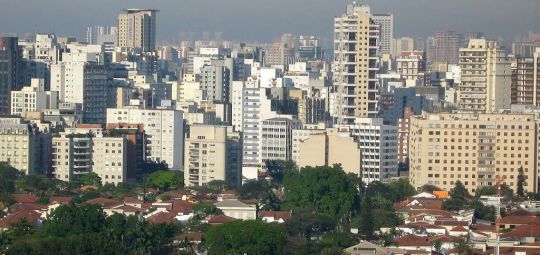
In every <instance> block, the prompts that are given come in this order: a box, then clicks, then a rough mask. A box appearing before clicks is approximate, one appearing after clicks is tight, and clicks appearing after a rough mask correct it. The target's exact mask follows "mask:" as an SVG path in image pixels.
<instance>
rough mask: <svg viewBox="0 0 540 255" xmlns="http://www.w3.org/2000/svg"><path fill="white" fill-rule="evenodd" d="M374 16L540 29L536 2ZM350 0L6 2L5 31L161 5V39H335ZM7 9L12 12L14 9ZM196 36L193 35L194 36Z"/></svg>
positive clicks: (405, 3)
mask: <svg viewBox="0 0 540 255" xmlns="http://www.w3.org/2000/svg"><path fill="white" fill-rule="evenodd" d="M358 2H359V3H366V4H369V5H370V6H371V9H372V12H373V13H393V14H394V24H395V27H394V34H395V36H396V37H399V36H412V37H426V36H429V35H431V34H433V33H434V32H435V31H438V30H455V31H458V32H468V31H475V32H483V33H484V34H485V35H486V36H487V37H490V38H498V37H504V38H506V39H515V38H517V37H519V36H522V35H525V34H527V32H528V31H535V30H536V32H539V30H540V26H539V25H540V15H538V11H539V10H540V1H538V0H519V1H508V0H475V1H471V0H452V1H445V0H365V1H358ZM347 3H352V1H350V0H336V1H329V0H289V1H286V0H273V1H262V0H255V1H253V0H227V1H219V0H182V1H177V0H157V1H152V2H150V1H144V0H118V1H116V0H115V1H112V2H111V1H106V0H93V1H82V0H71V1H68V0H50V1H42V0H41V1H38V0H22V1H12V0H0V6H2V11H0V14H1V15H0V33H15V34H17V35H18V36H24V34H26V33H56V34H59V35H70V36H76V37H77V38H78V39H79V40H84V35H85V31H86V27H88V26H94V25H103V26H110V25H115V24H116V18H117V15H118V13H119V12H120V11H121V10H122V9H125V8H155V9H159V10H160V12H159V14H158V30H157V31H158V32H157V34H158V41H159V42H162V41H168V42H177V41H179V40H186V39H198V38H201V37H202V32H204V31H207V32H210V33H214V32H223V38H225V39H231V40H237V41H266V42H270V41H273V40H275V39H277V38H279V36H280V35H281V34H283V33H294V34H305V35H317V36H320V37H321V38H331V36H332V32H333V31H332V24H333V21H332V19H333V17H334V16H337V15H340V14H342V13H343V12H344V11H345V6H346V4H347ZM8 10H9V11H8ZM190 37H192V38H190Z"/></svg>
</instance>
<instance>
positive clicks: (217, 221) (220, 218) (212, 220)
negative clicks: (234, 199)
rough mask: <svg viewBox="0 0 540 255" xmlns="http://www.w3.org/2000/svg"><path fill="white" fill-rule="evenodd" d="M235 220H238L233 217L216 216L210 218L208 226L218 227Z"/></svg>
mask: <svg viewBox="0 0 540 255" xmlns="http://www.w3.org/2000/svg"><path fill="white" fill-rule="evenodd" d="M233 220H236V219H235V218H233V217H229V216H227V215H222V214H221V215H216V216H214V217H212V218H210V219H209V220H208V224H211V225H218V224H223V223H225V222H229V221H233Z"/></svg>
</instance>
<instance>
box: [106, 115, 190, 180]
mask: <svg viewBox="0 0 540 255" xmlns="http://www.w3.org/2000/svg"><path fill="white" fill-rule="evenodd" d="M107 123H108V124H113V123H116V124H121V123H126V124H143V125H144V131H145V133H146V137H147V143H146V146H147V152H146V159H147V160H150V161H154V162H165V163H166V164H167V166H168V167H169V168H170V169H172V170H182V168H183V163H182V162H183V161H182V159H183V146H184V121H183V113H182V112H181V111H177V110H168V109H137V108H123V109H117V108H109V109H107Z"/></svg>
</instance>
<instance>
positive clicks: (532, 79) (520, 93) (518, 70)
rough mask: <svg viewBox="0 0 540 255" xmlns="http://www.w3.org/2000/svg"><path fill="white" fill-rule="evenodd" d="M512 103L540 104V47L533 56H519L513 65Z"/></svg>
mask: <svg viewBox="0 0 540 255" xmlns="http://www.w3.org/2000/svg"><path fill="white" fill-rule="evenodd" d="M511 94H512V104H522V105H534V106H540V47H538V48H536V50H535V51H534V53H533V57H532V58H524V57H518V58H516V59H515V61H514V62H513V65H512V92H511Z"/></svg>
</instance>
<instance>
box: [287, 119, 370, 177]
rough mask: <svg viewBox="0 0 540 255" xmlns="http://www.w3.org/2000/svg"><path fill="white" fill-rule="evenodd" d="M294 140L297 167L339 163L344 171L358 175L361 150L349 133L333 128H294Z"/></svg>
mask: <svg viewBox="0 0 540 255" xmlns="http://www.w3.org/2000/svg"><path fill="white" fill-rule="evenodd" d="M294 140H295V148H296V149H295V157H294V158H295V159H296V160H295V161H296V164H297V165H298V167H300V168H302V167H306V166H312V167H315V166H333V165H334V164H340V165H341V167H342V168H343V170H344V171H345V172H347V173H353V174H355V175H358V176H360V173H361V172H360V169H361V163H360V162H361V158H360V154H361V152H360V148H359V146H358V143H357V142H356V141H355V139H354V138H353V137H351V135H350V133H348V132H339V130H338V129H334V128H329V129H323V130H295V138H294Z"/></svg>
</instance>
